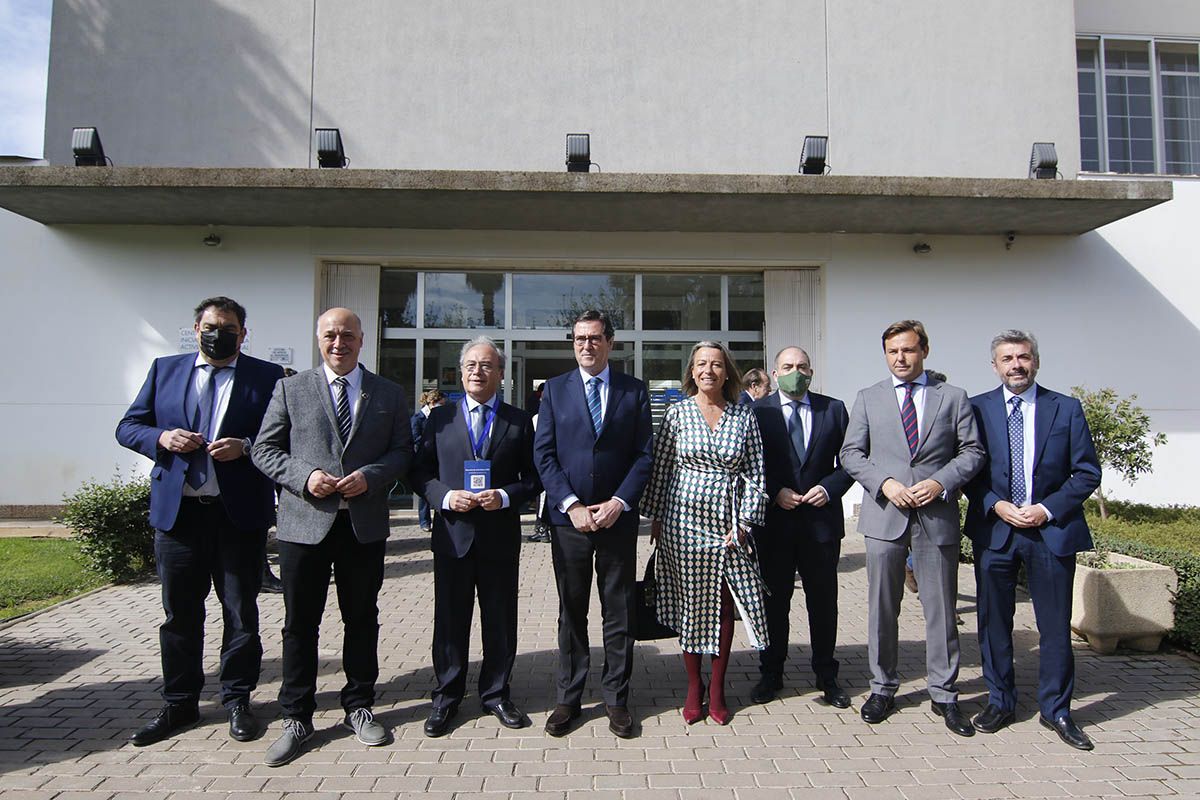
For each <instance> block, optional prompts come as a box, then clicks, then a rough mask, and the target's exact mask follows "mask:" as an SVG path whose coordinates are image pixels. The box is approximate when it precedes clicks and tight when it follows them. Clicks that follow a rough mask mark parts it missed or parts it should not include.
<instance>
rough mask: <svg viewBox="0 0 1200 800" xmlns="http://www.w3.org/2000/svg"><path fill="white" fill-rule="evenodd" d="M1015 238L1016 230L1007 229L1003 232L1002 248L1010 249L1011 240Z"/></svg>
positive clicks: (1013, 240)
mask: <svg viewBox="0 0 1200 800" xmlns="http://www.w3.org/2000/svg"><path fill="white" fill-rule="evenodd" d="M1016 240H1017V232H1016V231H1008V232H1007V233H1005V234H1004V249H1005V250H1012V246H1013V242H1015V241H1016Z"/></svg>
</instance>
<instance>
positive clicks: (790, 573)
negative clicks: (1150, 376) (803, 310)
mask: <svg viewBox="0 0 1200 800" xmlns="http://www.w3.org/2000/svg"><path fill="white" fill-rule="evenodd" d="M812 375H813V369H812V364H811V362H810V360H809V357H808V353H806V352H804V350H802V349H801V348H799V347H785V348H783V349H782V350H780V351H779V354H778V355H777V356H775V371H774V377H775V382H776V385H777V386H778V387H779V391H778V392H776V393H774V394H771V395H768V396H766V397H764V398H762V399H760V400H758V401H757V402H755V404H754V414H755V416H756V417H757V419H758V429H759V431H760V432H761V433H762V440H763V462H764V466H765V467H766V483H767V485H766V492H767V496H768V497H770V498H771V501H772V502H771V504H770V505H769V506H768V507H767V519H766V523H767V524H766V526H765V527H764V528H760V529H758V530H756V531H755V532H754V542H755V545H756V546H757V547H758V563H759V565H760V567H761V569H762V576H763V580H764V581H765V582H766V584H767V589H768V591H769V594H768V595H767V639H768V642H769V644H768V646H767V649H766V650H764V651H762V653H760V654H759V657H758V658H759V674H760V678H759V681H758V684H757V685H756V686H755V687H754V689H753V691H752V693H751V699H752V700H754V702H756V703H769V702H770V701H772V700H774V699H775V695H776V693H777V692H778V691H779V690H780V689H782V688H783V668H784V663H785V662H786V660H787V650H788V628H789V625H788V616H789V614H790V613H791V607H792V593H793V592H794V591H795V576H796V573H797V572H799V573H800V580H801V582H802V583H803V586H804V600H805V604H806V606H807V607H808V630H809V637H810V642H811V645H812V661H811V664H812V670H813V673H814V674H815V675H816V679H817V688H818V689H819V690H820V691H821V694H822V696H824V698H825V701H826V702H827V703H829V704H830V705H832V706H835V707H837V708H849V707H850V696H849V695H848V694H846V691H845V690H844V689H842V688H841V686H839V685H838V681H837V676H838V661H837V659H836V658H835V657H834V648H835V647H836V645H837V619H838V580H837V567H838V559H839V558H840V557H841V552H842V537H844V536H845V535H846V533H845V523H844V520H843V515H842V504H841V502H840V501H841V498H842V495H844V494H845V493H846V492H847V491H849V489H850V486H851V484H853V483H854V480H853V479H852V478H851V477H850V476H849V475H847V474H846V471H845V470H844V469H842V467H841V464H840V463H839V462H838V451H839V450H841V449H842V437H843V436H844V435H845V433H846V423H847V421H848V420H849V415H848V414H847V413H846V406H845V404H844V403H842V401H841V400H837V399H835V398H832V397H826V396H825V395H823V394H817V393H816V392H810V391H809V390H808V386H809V383H810V381H811V380H812Z"/></svg>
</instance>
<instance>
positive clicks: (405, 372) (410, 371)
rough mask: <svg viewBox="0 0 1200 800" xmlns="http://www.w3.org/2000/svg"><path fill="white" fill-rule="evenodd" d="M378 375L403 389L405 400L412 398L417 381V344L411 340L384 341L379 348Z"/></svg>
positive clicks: (410, 400)
mask: <svg viewBox="0 0 1200 800" xmlns="http://www.w3.org/2000/svg"><path fill="white" fill-rule="evenodd" d="M379 374H380V375H382V376H383V377H385V378H387V379H388V380H389V381H394V382H396V383H398V384H400V385H401V386H403V387H404V391H405V392H406V394H405V396H404V397H405V399H406V400H408V401H409V402H410V403H411V402H412V398H413V391H412V388H413V384H414V383H416V380H417V343H416V342H415V341H413V340H412V339H384V340H383V341H382V342H380V347H379Z"/></svg>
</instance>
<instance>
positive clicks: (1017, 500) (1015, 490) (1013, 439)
mask: <svg viewBox="0 0 1200 800" xmlns="http://www.w3.org/2000/svg"><path fill="white" fill-rule="evenodd" d="M1009 402H1010V403H1012V413H1011V414H1009V415H1008V459H1009V461H1008V463H1009V468H1010V470H1011V474H1010V475H1009V486H1010V487H1012V491H1011V492H1010V494H1011V495H1012V501H1013V504H1014V505H1018V506H1022V505H1025V499H1026V494H1027V493H1028V491H1029V487H1027V486H1026V485H1025V416H1024V415H1023V414H1022V413H1021V398H1019V397H1014V398H1013V399H1012V400H1009Z"/></svg>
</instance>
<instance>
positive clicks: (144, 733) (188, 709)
mask: <svg viewBox="0 0 1200 800" xmlns="http://www.w3.org/2000/svg"><path fill="white" fill-rule="evenodd" d="M199 721H200V710H199V709H198V708H196V706H185V705H171V704H168V705H165V706H163V707H162V710H161V711H159V712H158V716H156V717H155V718H154V719H153V720H152V721H151V722H150V723H149V724H148V725H146V726H145V727H144V728H141V729H140V730H138V731H137V732H136V733H134V734H133V736H131V737H130V738H129V741H130V742H132V743H133V746H134V747H145V746H146V745H148V744H154V743H155V742H161V741H162V740H163V739H166V738H167V737H169V736H174V735H175V734H176V733H179V731H182V730H186V729H187V728H190V727H192V726H193V725H195V724H196V723H197V722H199Z"/></svg>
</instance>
